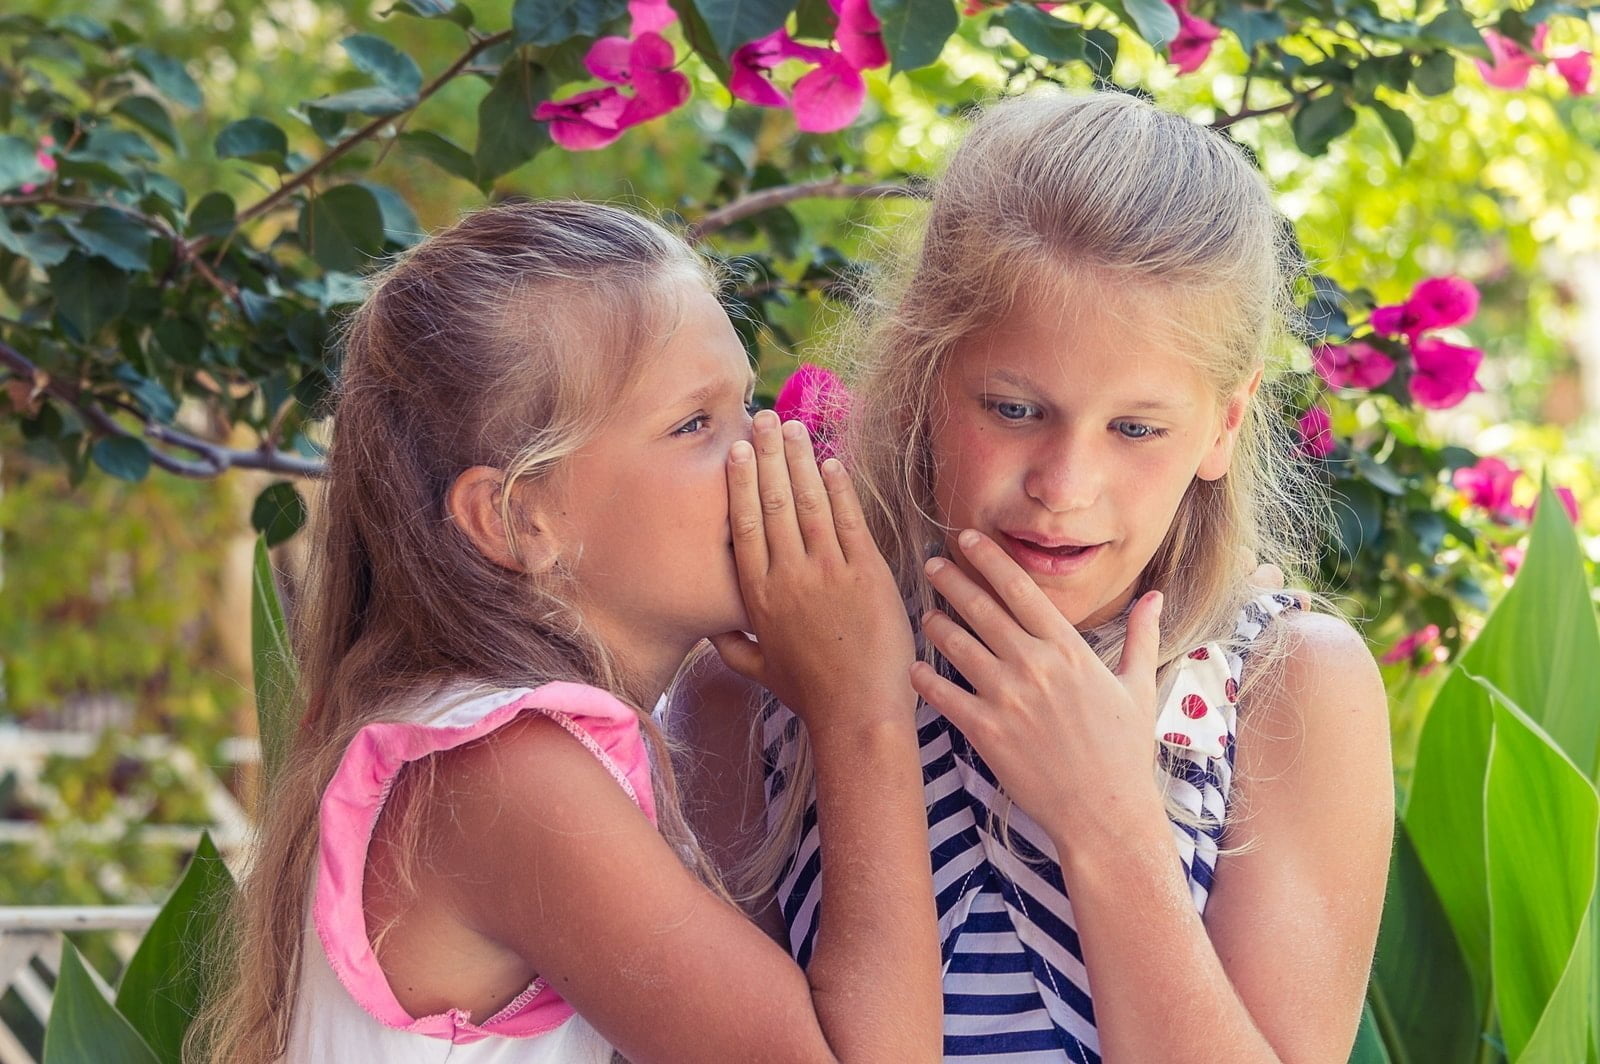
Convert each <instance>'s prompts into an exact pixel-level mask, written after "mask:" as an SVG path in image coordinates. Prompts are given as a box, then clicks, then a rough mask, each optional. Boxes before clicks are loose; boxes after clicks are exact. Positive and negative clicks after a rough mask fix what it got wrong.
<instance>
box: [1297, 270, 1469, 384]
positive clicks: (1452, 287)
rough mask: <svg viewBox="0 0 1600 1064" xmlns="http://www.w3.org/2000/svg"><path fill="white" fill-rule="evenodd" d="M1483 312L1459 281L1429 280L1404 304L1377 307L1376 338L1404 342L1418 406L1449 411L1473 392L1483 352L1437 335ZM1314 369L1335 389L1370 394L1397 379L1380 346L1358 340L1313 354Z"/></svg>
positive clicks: (1372, 322) (1374, 313) (1326, 346)
mask: <svg viewBox="0 0 1600 1064" xmlns="http://www.w3.org/2000/svg"><path fill="white" fill-rule="evenodd" d="M1477 312H1478V290H1477V288H1476V287H1474V286H1473V284H1472V283H1471V282H1470V281H1464V280H1462V279H1461V278H1459V277H1430V278H1428V279H1427V280H1425V281H1423V282H1422V283H1420V284H1418V285H1417V287H1416V288H1414V289H1413V290H1412V292H1411V295H1410V297H1409V298H1408V299H1406V301H1405V302H1404V303H1395V304H1392V305H1388V306H1381V307H1377V308H1374V310H1373V311H1372V317H1371V319H1370V321H1369V323H1368V324H1369V325H1370V326H1371V328H1372V332H1373V333H1374V334H1375V335H1377V336H1382V337H1391V338H1393V339H1395V340H1396V341H1399V342H1401V345H1402V348H1403V349H1404V350H1406V351H1408V353H1409V354H1410V356H1411V375H1410V378H1409V379H1408V380H1407V382H1406V384H1407V390H1408V391H1409V392H1410V393H1411V398H1412V399H1414V400H1416V402H1417V404H1418V405H1419V406H1424V407H1427V408H1428V409H1430V410H1446V409H1449V408H1450V407H1453V406H1455V405H1457V404H1458V403H1460V402H1461V401H1462V400H1463V399H1465V398H1466V397H1467V396H1468V395H1471V394H1472V393H1473V392H1479V391H1482V390H1483V386H1482V385H1480V384H1479V383H1478V367H1479V366H1480V365H1482V364H1483V352H1482V351H1481V350H1479V349H1478V348H1476V347H1463V346H1461V345H1459V344H1452V343H1449V342H1447V341H1445V340H1442V339H1440V338H1439V337H1437V336H1433V335H1430V334H1431V333H1432V332H1434V330H1437V329H1447V328H1450V327H1452V326H1456V325H1464V324H1466V323H1467V322H1469V321H1471V320H1472V316H1473V315H1474V314H1476V313H1477ZM1312 364H1313V365H1314V366H1315V368H1316V371H1317V373H1318V375H1319V376H1321V377H1322V379H1323V380H1325V381H1327V382H1328V383H1329V384H1330V385H1332V386H1333V387H1335V388H1351V389H1361V390H1367V391H1370V390H1371V389H1373V388H1378V387H1381V386H1382V385H1383V384H1385V383H1386V382H1387V381H1388V380H1389V378H1390V377H1392V376H1394V372H1395V368H1396V365H1395V360H1394V359H1393V358H1392V357H1391V356H1390V355H1389V354H1387V353H1386V352H1385V351H1383V350H1382V349H1381V348H1379V347H1378V346H1377V345H1375V344H1373V343H1370V342H1366V341H1362V340H1354V341H1351V342H1349V343H1346V344H1324V345H1322V346H1319V347H1318V348H1317V349H1316V350H1315V351H1313V352H1312Z"/></svg>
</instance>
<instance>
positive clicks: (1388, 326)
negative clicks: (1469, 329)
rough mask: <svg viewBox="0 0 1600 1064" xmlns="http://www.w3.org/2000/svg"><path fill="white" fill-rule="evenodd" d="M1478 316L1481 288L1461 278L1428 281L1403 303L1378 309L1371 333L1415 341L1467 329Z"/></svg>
mask: <svg viewBox="0 0 1600 1064" xmlns="http://www.w3.org/2000/svg"><path fill="white" fill-rule="evenodd" d="M1476 313H1478V287H1477V286H1476V285H1474V284H1473V283H1472V282H1471V281H1468V280H1464V279H1463V278H1460V277H1429V278H1427V279H1426V280H1424V281H1420V282H1418V284H1417V286H1416V287H1415V288H1413V289H1412V290H1411V295H1410V296H1408V297H1407V298H1406V301H1405V302H1404V303H1395V304H1391V305H1389V306H1383V307H1375V308H1373V311H1372V319H1371V325H1372V331H1373V332H1376V333H1380V334H1382V335H1384V336H1404V337H1406V338H1407V339H1409V340H1415V339H1416V338H1417V337H1419V336H1421V335H1422V334H1423V333H1425V332H1430V331H1431V330H1434V329H1448V328H1450V327H1451V326H1453V325H1464V324H1465V323H1467V322H1469V321H1471V320H1472V316H1473V315H1474V314H1476Z"/></svg>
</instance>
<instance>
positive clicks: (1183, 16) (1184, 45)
mask: <svg viewBox="0 0 1600 1064" xmlns="http://www.w3.org/2000/svg"><path fill="white" fill-rule="evenodd" d="M1167 3H1168V4H1169V5H1170V6H1171V7H1172V9H1173V10H1174V11H1176V12H1177V14H1178V35H1177V36H1176V37H1174V38H1173V39H1172V44H1171V46H1170V47H1169V48H1168V54H1169V55H1170V56H1171V57H1172V65H1173V66H1175V67H1177V68H1178V73H1180V74H1190V73H1193V72H1194V71H1195V70H1197V69H1198V68H1199V66H1200V64H1201V63H1204V62H1205V61H1206V57H1207V56H1209V55H1210V54H1211V46H1212V45H1213V44H1215V43H1216V40H1217V38H1218V37H1221V36H1222V30H1221V29H1219V28H1218V27H1216V26H1214V25H1212V24H1211V23H1209V22H1207V21H1206V20H1205V19H1203V18H1200V17H1198V16H1196V15H1191V14H1190V13H1189V3H1188V0H1167Z"/></svg>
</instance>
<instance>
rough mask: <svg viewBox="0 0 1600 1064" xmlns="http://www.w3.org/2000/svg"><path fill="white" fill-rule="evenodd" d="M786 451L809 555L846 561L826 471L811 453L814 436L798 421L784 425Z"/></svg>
mask: <svg viewBox="0 0 1600 1064" xmlns="http://www.w3.org/2000/svg"><path fill="white" fill-rule="evenodd" d="M783 450H784V454H785V456H786V457H787V458H788V461H789V483H790V484H791V485H793V487H794V515H795V521H796V523H798V524H799V526H800V538H801V539H803V540H804V541H805V545H806V553H807V554H810V555H815V556H823V557H831V558H843V557H844V552H843V551H841V550H840V549H839V537H838V536H836V535H834V532H833V507H832V505H830V504H829V502H828V489H827V488H826V487H824V486H823V484H822V471H821V470H819V469H818V468H817V456H816V453H815V452H814V451H813V450H812V449H811V434H810V433H809V432H807V431H806V427H805V426H804V425H803V424H801V423H800V422H798V421H787V422H784V425H783Z"/></svg>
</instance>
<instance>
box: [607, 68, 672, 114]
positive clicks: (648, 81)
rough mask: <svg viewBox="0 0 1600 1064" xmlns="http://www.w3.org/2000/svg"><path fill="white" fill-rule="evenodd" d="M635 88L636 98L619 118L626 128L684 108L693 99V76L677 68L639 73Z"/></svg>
mask: <svg viewBox="0 0 1600 1064" xmlns="http://www.w3.org/2000/svg"><path fill="white" fill-rule="evenodd" d="M633 90H634V97H633V99H631V100H629V101H628V106H627V107H626V108H624V109H623V112H622V117H621V118H620V119H618V121H617V124H618V125H619V126H620V127H621V128H623V129H627V128H629V127H630V126H636V125H638V124H639V123H641V122H648V121H650V120H651V119H652V118H660V117H661V116H662V115H664V114H666V113H667V112H668V111H675V110H677V109H678V108H679V107H682V106H683V105H684V104H685V103H687V102H688V100H689V79H688V78H687V77H685V76H684V75H683V74H680V73H678V72H677V71H676V70H669V71H667V72H666V73H664V74H661V73H656V72H654V71H649V72H645V73H635V75H634V80H633Z"/></svg>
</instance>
